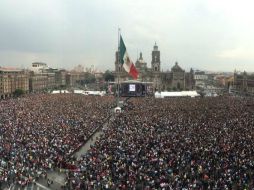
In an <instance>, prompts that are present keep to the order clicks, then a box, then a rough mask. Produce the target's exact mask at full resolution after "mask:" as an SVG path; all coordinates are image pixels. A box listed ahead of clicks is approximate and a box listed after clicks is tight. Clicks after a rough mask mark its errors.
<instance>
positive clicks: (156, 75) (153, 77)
mask: <svg viewBox="0 0 254 190" xmlns="http://www.w3.org/2000/svg"><path fill="white" fill-rule="evenodd" d="M135 67H136V68H137V70H138V72H139V76H138V80H139V81H142V82H147V83H149V84H151V88H152V90H153V91H157V90H158V91H172V90H191V89H193V88H194V72H193V70H192V69H191V70H190V72H185V70H183V69H182V68H181V67H180V66H179V64H178V63H177V62H176V63H175V65H174V66H173V67H172V68H171V71H167V72H163V71H161V59H160V51H159V48H158V46H157V44H156V43H155V45H154V47H153V50H152V61H151V67H150V68H149V67H148V65H147V63H146V62H145V61H144V59H143V56H142V53H140V56H139V59H138V60H137V61H136V63H135ZM114 75H115V80H116V81H117V80H118V79H117V77H118V76H119V81H120V82H123V81H126V80H130V79H132V78H131V76H129V75H128V73H127V72H125V70H124V68H123V67H122V65H121V64H118V52H116V54H115V72H114Z"/></svg>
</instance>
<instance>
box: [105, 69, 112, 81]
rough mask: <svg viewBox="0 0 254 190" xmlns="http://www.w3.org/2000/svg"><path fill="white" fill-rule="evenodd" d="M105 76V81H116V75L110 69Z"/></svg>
mask: <svg viewBox="0 0 254 190" xmlns="http://www.w3.org/2000/svg"><path fill="white" fill-rule="evenodd" d="M103 78H104V80H105V81H115V77H114V75H113V73H112V72H111V71H109V70H107V71H106V72H105V73H104V74H103Z"/></svg>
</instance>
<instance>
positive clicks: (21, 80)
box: [0, 67, 29, 99]
mask: <svg viewBox="0 0 254 190" xmlns="http://www.w3.org/2000/svg"><path fill="white" fill-rule="evenodd" d="M17 89H20V90H23V91H24V92H25V93H26V92H28V91H29V83H28V75H27V73H26V72H25V71H23V70H20V69H13V68H3V67H0V99H4V98H7V97H11V96H13V94H14V92H15V90H17Z"/></svg>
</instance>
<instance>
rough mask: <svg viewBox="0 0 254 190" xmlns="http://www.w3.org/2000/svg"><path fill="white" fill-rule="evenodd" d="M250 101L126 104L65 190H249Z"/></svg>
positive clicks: (253, 120)
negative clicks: (122, 111)
mask: <svg viewBox="0 0 254 190" xmlns="http://www.w3.org/2000/svg"><path fill="white" fill-rule="evenodd" d="M253 147H254V100H253V99H251V98H250V99H246V98H235V97H213V98H197V99H192V98H189V99H188V98H184V99H183V98H173V99H147V98H142V99H132V100H130V102H129V103H128V105H127V106H126V107H125V108H124V113H122V114H120V115H118V116H116V117H115V118H114V120H113V121H112V122H111V123H110V125H109V126H108V127H107V128H105V129H104V134H103V135H102V136H101V137H100V138H99V139H98V140H97V141H96V142H95V144H94V145H93V146H91V149H90V151H89V152H88V153H86V154H85V155H83V157H82V158H81V159H79V160H77V161H76V165H77V166H78V167H79V168H78V170H74V171H69V173H68V175H67V178H66V186H65V188H66V189H145V190H150V189H161V190H163V189H165V190H166V189H186V190H187V189H252V188H254V149H253Z"/></svg>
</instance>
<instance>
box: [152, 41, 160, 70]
mask: <svg viewBox="0 0 254 190" xmlns="http://www.w3.org/2000/svg"><path fill="white" fill-rule="evenodd" d="M151 64H152V71H154V72H160V69H161V68H160V67H161V59H160V51H159V50H158V46H157V44H156V42H155V44H154V46H153V51H152V63H151Z"/></svg>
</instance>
